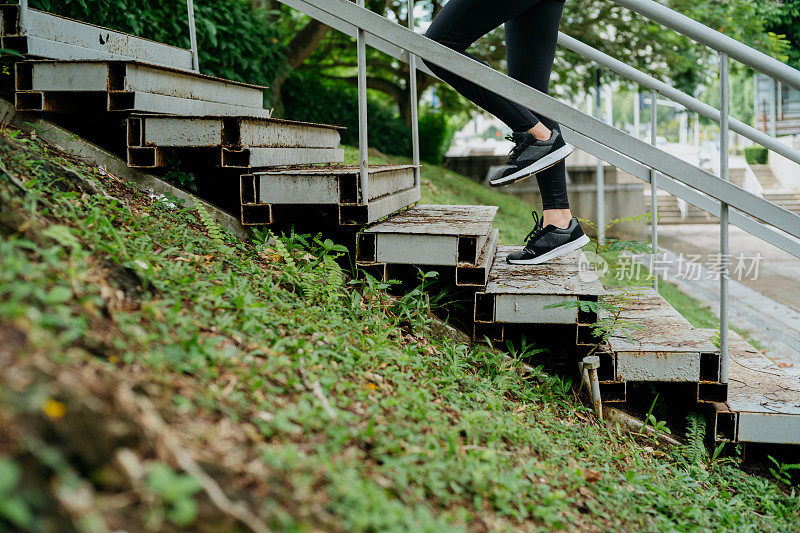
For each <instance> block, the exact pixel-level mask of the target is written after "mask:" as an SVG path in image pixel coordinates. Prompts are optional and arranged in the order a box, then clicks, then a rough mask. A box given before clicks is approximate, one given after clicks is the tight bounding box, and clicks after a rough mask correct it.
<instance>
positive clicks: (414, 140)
mask: <svg viewBox="0 0 800 533" xmlns="http://www.w3.org/2000/svg"><path fill="white" fill-rule="evenodd" d="M408 29H410V30H411V31H414V0H408ZM408 92H409V100H411V161H412V163H413V164H414V186H415V187H419V186H420V180H421V177H422V176H421V174H422V169H421V168H420V166H419V165H420V162H419V107H418V105H417V98H418V96H417V56H415V55H414V54H412V53H410V52H409V54H408Z"/></svg>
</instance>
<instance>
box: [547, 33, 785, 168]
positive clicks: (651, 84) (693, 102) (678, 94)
mask: <svg viewBox="0 0 800 533" xmlns="http://www.w3.org/2000/svg"><path fill="white" fill-rule="evenodd" d="M558 44H559V45H561V46H563V47H564V48H566V49H568V50H571V51H573V52H575V53H576V54H578V55H581V56H583V57H585V58H586V59H590V60H591V61H594V62H595V63H597V64H598V65H602V66H604V67H606V68H608V69H609V70H613V71H614V72H616V73H617V74H619V75H621V76H624V77H625V78H627V79H629V80H631V81H633V82H636V83H638V84H639V85H641V86H642V87H645V88H647V89H651V90H655V91H658V92H659V93H660V94H662V95H664V96H665V97H666V98H669V99H670V100H672V101H673V102H677V103H679V104H681V105H682V106H684V107H685V108H686V109H689V110H691V111H694V112H695V113H697V114H699V115H702V116H704V117H705V118H707V119H710V120H713V121H714V122H716V123H717V124H719V122H720V112H719V109H716V108H714V107H712V106H710V105H708V104H706V103H703V102H701V101H700V100H698V99H697V98H694V97H693V96H690V95H688V94H686V93H684V92H683V91H680V90H678V89H676V88H675V87H672V86H671V85H668V84H666V83H664V82H663V81H659V80H657V79H656V78H654V77H652V76H650V75H649V74H645V73H644V72H642V71H640V70H638V69H636V68H634V67H632V66H630V65H627V64H625V63H623V62H622V61H620V60H618V59H616V58H614V57H611V56H610V55H608V54H606V53H604V52H601V51H600V50H597V49H596V48H593V47H591V46H589V45H588V44H586V43H583V42H581V41H579V40H577V39H575V38H573V37H570V36H569V35H566V34H564V33H561V32H559V34H558ZM728 123H729V125H730V128H731V129H732V130H733V131H735V132H736V133H739V134H740V135H744V136H745V137H747V138H748V139H750V140H752V141H754V142H757V143H758V144H760V145H762V146H763V147H765V148H768V149H770V150H772V151H773V152H776V153H779V154H781V155H783V156H785V157H787V158H789V159H791V160H792V161H794V162H796V163H800V150H795V149H794V148H792V147H790V146H788V145H786V144H783V143H782V142H780V141H778V140H777V139H775V138H774V136H769V135H767V134H766V133H763V132H760V131H758V130H757V129H756V128H753V127H752V126H749V125H747V124H745V123H744V122H742V121H740V120H736V119H735V118H733V117H729V118H728Z"/></svg>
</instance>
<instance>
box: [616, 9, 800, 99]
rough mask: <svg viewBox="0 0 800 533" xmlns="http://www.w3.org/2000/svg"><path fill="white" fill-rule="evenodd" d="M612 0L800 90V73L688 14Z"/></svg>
mask: <svg viewBox="0 0 800 533" xmlns="http://www.w3.org/2000/svg"><path fill="white" fill-rule="evenodd" d="M613 1H614V2H615V3H617V4H619V5H621V6H622V7H626V8H628V9H630V10H631V11H635V12H636V13H639V14H640V15H644V16H645V17H647V18H649V19H651V20H654V21H655V22H659V23H661V24H663V25H664V26H667V27H668V28H672V29H673V30H675V31H677V32H678V33H680V34H683V35H685V36H687V37H689V38H691V39H693V40H695V41H697V42H698V43H701V44H704V45H706V46H708V47H709V48H712V49H714V50H716V51H717V52H721V53H724V54H727V55H728V56H729V57H731V58H732V59H735V60H736V61H739V62H740V63H743V64H745V65H747V66H748V67H751V68H752V69H753V70H757V71H759V72H762V73H764V74H767V75H769V76H770V77H772V78H775V79H776V80H779V81H781V82H783V83H785V84H787V85H790V86H792V87H794V88H795V89H797V90H800V71H797V70H796V69H793V68H792V67H790V66H789V65H786V64H784V63H781V62H780V61H778V60H777V59H775V58H773V57H770V56H768V55H767V54H765V53H763V52H759V51H758V50H755V49H753V48H751V47H749V46H747V45H746V44H744V43H741V42H739V41H737V40H736V39H733V38H732V37H728V36H727V35H725V34H724V33H721V32H718V31H717V30H715V29H713V28H709V27H708V26H706V25H705V24H702V23H700V22H697V21H696V20H694V19H691V18H689V17H687V16H686V15H681V14H680V13H678V12H676V11H673V10H672V9H670V8H668V7H666V6H663V5H661V4H659V3H658V2H654V1H653V0H613Z"/></svg>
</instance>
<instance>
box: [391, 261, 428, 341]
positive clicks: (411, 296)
mask: <svg viewBox="0 0 800 533" xmlns="http://www.w3.org/2000/svg"><path fill="white" fill-rule="evenodd" d="M417 271H418V276H419V285H417V286H416V287H415V288H414V289H412V290H410V291H409V292H407V293H405V294H404V295H403V296H401V297H400V298H398V299H397V300H395V302H394V304H393V305H392V306H390V307H389V310H390V312H392V313H393V314H394V315H395V316H397V317H398V318H399V319H400V321H401V322H402V321H407V322H409V323H410V324H412V325H416V326H422V327H425V326H427V325H429V324H430V322H431V312H430V311H431V299H430V296H429V295H428V289H429V287H430V285H431V284H432V283H433V282H434V281H435V280H436V279H437V278H438V277H439V273H438V272H435V271H428V272H425V271H423V270H421V269H417Z"/></svg>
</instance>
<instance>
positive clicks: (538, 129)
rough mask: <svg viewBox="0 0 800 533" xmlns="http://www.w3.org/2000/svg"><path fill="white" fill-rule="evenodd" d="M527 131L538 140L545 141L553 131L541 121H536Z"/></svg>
mask: <svg viewBox="0 0 800 533" xmlns="http://www.w3.org/2000/svg"><path fill="white" fill-rule="evenodd" d="M528 133H531V134H533V136H534V137H535V138H536V139H537V140H539V141H547V140H549V139H550V137H551V136H552V135H553V132H552V131H550V129H549V128H548V127H547V126H545V125H544V124H542V123H541V122H537V123H536V125H535V126H534V127H532V128H531V129H529V130H528Z"/></svg>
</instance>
